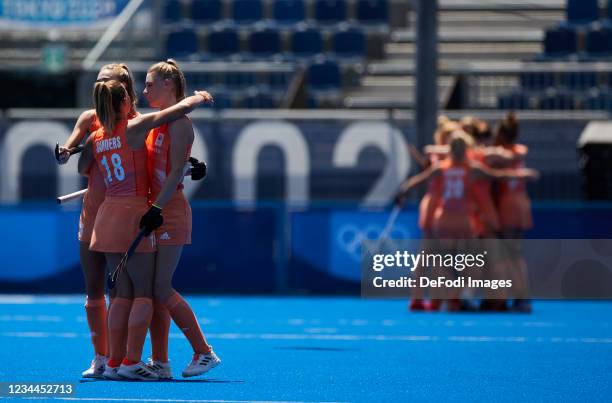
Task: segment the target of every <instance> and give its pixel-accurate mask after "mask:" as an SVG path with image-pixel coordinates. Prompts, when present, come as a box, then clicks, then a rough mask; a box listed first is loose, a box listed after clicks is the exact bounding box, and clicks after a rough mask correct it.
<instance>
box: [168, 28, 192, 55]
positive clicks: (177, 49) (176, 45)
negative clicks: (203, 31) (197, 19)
mask: <svg viewBox="0 0 612 403" xmlns="http://www.w3.org/2000/svg"><path fill="white" fill-rule="evenodd" d="M166 51H167V53H168V56H170V57H173V58H176V59H183V58H185V57H188V56H190V55H194V54H196V53H197V52H198V38H197V36H196V33H195V32H194V30H193V29H190V28H184V29H181V30H177V31H173V32H170V33H169V34H168V36H167V37H166Z"/></svg>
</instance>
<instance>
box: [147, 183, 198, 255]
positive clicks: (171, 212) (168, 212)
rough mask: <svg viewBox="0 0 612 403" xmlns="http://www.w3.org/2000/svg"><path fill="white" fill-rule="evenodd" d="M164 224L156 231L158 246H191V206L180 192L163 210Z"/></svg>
mask: <svg viewBox="0 0 612 403" xmlns="http://www.w3.org/2000/svg"><path fill="white" fill-rule="evenodd" d="M162 217H164V223H163V224H162V226H161V227H159V228H158V229H156V230H155V238H156V240H157V244H158V245H189V244H191V206H190V205H189V202H188V201H187V199H186V198H185V196H184V195H183V192H181V191H178V192H177V193H176V195H174V196H172V199H170V201H169V202H168V203H166V205H165V206H164V208H163V210H162Z"/></svg>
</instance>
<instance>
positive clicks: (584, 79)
mask: <svg viewBox="0 0 612 403" xmlns="http://www.w3.org/2000/svg"><path fill="white" fill-rule="evenodd" d="M561 85H562V86H564V87H566V88H568V89H570V90H588V89H590V88H593V87H596V86H597V75H596V74H595V73H594V72H590V71H576V72H567V73H562V74H561Z"/></svg>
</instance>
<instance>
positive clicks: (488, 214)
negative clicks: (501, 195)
mask: <svg viewBox="0 0 612 403" xmlns="http://www.w3.org/2000/svg"><path fill="white" fill-rule="evenodd" d="M474 210H475V211H474V212H473V219H474V226H475V228H476V232H477V233H478V235H490V234H495V233H496V232H498V231H499V218H498V216H497V210H495V205H494V204H493V199H492V198H491V197H490V196H486V197H485V196H483V197H479V198H478V199H477V203H476V206H475V209H474Z"/></svg>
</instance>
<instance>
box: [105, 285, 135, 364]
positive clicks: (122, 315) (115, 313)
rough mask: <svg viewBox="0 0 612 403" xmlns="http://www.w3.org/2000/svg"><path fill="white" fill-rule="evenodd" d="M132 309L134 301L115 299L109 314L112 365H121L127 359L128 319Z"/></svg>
mask: <svg viewBox="0 0 612 403" xmlns="http://www.w3.org/2000/svg"><path fill="white" fill-rule="evenodd" d="M131 309H132V300H131V299H127V298H120V297H116V298H113V302H112V304H111V308H110V310H109V312H108V334H109V336H110V337H109V340H110V343H109V345H110V358H111V360H112V363H115V364H116V365H114V366H117V365H118V364H117V363H121V360H123V358H124V357H125V350H126V344H127V331H128V319H129V317H130V310H131Z"/></svg>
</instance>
